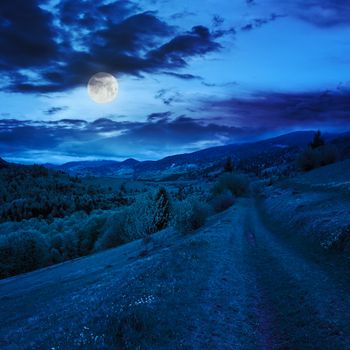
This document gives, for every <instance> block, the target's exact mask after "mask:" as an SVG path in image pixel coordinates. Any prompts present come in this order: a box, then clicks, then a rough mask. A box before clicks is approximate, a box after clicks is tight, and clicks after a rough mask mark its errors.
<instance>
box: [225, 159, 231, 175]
mask: <svg viewBox="0 0 350 350" xmlns="http://www.w3.org/2000/svg"><path fill="white" fill-rule="evenodd" d="M224 171H225V172H227V173H232V171H233V162H232V158H231V157H227V159H226V162H225V165H224Z"/></svg>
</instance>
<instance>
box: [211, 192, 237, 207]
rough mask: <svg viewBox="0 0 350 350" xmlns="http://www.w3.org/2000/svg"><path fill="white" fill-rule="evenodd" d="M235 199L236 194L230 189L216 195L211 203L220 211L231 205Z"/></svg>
mask: <svg viewBox="0 0 350 350" xmlns="http://www.w3.org/2000/svg"><path fill="white" fill-rule="evenodd" d="M234 201H235V196H234V195H233V194H232V193H231V192H230V191H228V190H226V191H224V192H222V193H220V194H219V195H217V196H215V197H214V198H213V199H212V200H211V202H210V204H211V206H212V207H213V209H214V210H215V212H217V213H219V212H221V211H224V210H226V209H228V208H229V207H231V206H232V205H233V203H234Z"/></svg>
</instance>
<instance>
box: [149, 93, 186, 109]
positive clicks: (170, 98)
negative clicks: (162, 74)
mask: <svg viewBox="0 0 350 350" xmlns="http://www.w3.org/2000/svg"><path fill="white" fill-rule="evenodd" d="M154 97H155V98H156V99H158V100H161V101H162V102H163V103H164V104H165V105H167V106H171V105H172V104H173V103H174V102H181V101H182V95H181V94H180V92H178V91H173V90H172V89H160V90H158V91H157V93H156V95H155V96H154Z"/></svg>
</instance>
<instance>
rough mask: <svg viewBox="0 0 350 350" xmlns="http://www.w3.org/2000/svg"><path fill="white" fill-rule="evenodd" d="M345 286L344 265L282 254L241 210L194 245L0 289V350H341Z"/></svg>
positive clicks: (178, 242) (104, 256)
mask: <svg viewBox="0 0 350 350" xmlns="http://www.w3.org/2000/svg"><path fill="white" fill-rule="evenodd" d="M247 218H249V220H247ZM342 266H343V267H342ZM349 275H350V274H349V273H348V272H347V271H345V270H344V265H342V264H339V265H338V264H335V263H334V262H332V263H331V264H330V261H329V259H328V258H323V257H322V256H320V255H319V254H318V253H313V252H311V251H308V252H305V250H303V248H302V245H291V244H286V242H285V241H284V240H283V239H281V238H279V237H278V235H276V234H275V233H273V232H271V231H270V230H269V229H267V228H266V227H265V226H264V225H263V224H262V222H261V220H260V218H259V215H258V214H257V212H256V210H255V208H254V205H253V203H252V201H251V200H249V199H248V198H245V199H242V200H240V201H239V202H238V203H237V204H236V205H235V207H234V208H232V209H229V210H228V211H227V212H224V213H223V214H220V215H218V216H215V217H213V218H212V219H211V220H210V222H208V224H207V225H206V226H205V227H203V228H202V229H200V230H198V231H197V232H196V233H195V234H193V235H185V236H179V235H178V234H175V233H174V232H172V231H171V230H165V231H162V232H160V233H159V234H156V235H155V236H154V237H153V239H152V240H150V241H147V242H146V241H136V242H132V243H130V244H127V245H124V246H122V247H119V248H116V249H112V250H109V251H106V252H103V253H100V254H95V255H93V256H90V257H87V258H81V259H77V260H74V261H72V262H68V263H64V264H61V265H56V266H54V267H50V268H46V269H42V270H39V271H36V272H32V273H29V274H25V275H21V276H17V277H14V278H9V279H6V280H2V281H0V300H1V301H2V302H1V304H0V314H1V317H2V319H4V320H6V322H2V323H1V325H0V344H1V348H2V349H4V350H7V349H9V350H10V349H11V350H16V349H21V350H22V349H66V350H69V349H106V348H109V349H114V348H116V349H136V348H140V349H149V350H151V349H152V350H157V349H212V350H216V349H220V350H222V349H281V344H288V348H290V349H303V350H314V349H324V350H336V349H346V348H348V347H349V345H350V337H349V334H350V328H349V327H350V315H349V313H347V312H344V310H348V309H349V308H350V299H349V293H348V290H349V287H350V283H349V279H348V276H349Z"/></svg>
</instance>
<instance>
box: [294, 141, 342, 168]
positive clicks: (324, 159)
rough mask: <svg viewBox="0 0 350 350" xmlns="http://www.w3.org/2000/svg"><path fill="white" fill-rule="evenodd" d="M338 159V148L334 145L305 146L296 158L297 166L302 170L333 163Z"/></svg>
mask: <svg viewBox="0 0 350 350" xmlns="http://www.w3.org/2000/svg"><path fill="white" fill-rule="evenodd" d="M337 160H338V150H337V148H336V147H335V146H334V145H324V146H319V147H317V148H311V147H309V148H307V149H306V150H305V151H304V152H302V153H301V154H300V156H299V158H298V161H297V162H298V166H299V168H300V169H301V170H302V171H310V170H313V169H316V168H318V167H320V166H324V165H329V164H332V163H335V162H336V161H337Z"/></svg>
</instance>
